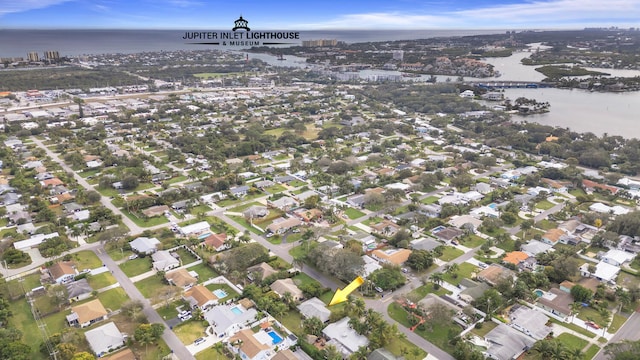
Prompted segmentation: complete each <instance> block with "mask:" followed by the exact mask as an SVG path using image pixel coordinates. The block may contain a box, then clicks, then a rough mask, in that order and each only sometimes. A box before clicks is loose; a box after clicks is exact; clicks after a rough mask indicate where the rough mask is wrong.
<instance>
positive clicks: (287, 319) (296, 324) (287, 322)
mask: <svg viewBox="0 0 640 360" xmlns="http://www.w3.org/2000/svg"><path fill="white" fill-rule="evenodd" d="M275 318H276V319H277V320H278V321H279V322H280V323H281V324H282V325H284V326H285V327H286V328H287V329H289V331H291V332H292V333H294V334H296V335H297V336H298V337H301V336H304V332H303V330H302V316H301V315H300V313H299V312H298V311H293V310H290V311H287V312H285V313H284V314H283V315H280V316H276V317H275Z"/></svg>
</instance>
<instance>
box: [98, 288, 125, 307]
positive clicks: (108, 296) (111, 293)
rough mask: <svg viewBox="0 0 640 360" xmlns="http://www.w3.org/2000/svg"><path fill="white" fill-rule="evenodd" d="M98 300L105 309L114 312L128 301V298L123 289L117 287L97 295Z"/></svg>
mask: <svg viewBox="0 0 640 360" xmlns="http://www.w3.org/2000/svg"><path fill="white" fill-rule="evenodd" d="M98 299H100V302H102V305H104V307H105V309H108V310H111V311H115V310H118V309H120V307H122V304H124V303H125V302H126V301H127V300H129V296H127V293H125V292H124V289H123V288H121V287H117V288H113V289H110V290H107V291H105V292H102V293H100V294H98Z"/></svg>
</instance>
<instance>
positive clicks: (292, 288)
mask: <svg viewBox="0 0 640 360" xmlns="http://www.w3.org/2000/svg"><path fill="white" fill-rule="evenodd" d="M270 288H271V290H273V292H275V293H276V294H278V295H280V297H282V296H284V294H286V293H289V294H291V297H292V298H293V300H296V301H297V300H302V299H304V294H303V293H302V290H300V288H298V285H296V284H295V283H294V282H293V279H291V278H287V279H279V280H276V281H274V282H273V284H271V286H270Z"/></svg>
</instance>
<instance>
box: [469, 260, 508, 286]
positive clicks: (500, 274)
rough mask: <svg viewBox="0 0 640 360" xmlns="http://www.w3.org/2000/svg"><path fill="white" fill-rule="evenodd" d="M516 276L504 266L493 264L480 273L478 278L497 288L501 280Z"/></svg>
mask: <svg viewBox="0 0 640 360" xmlns="http://www.w3.org/2000/svg"><path fill="white" fill-rule="evenodd" d="M514 276H515V274H514V272H513V271H511V270H509V269H507V268H505V267H504V266H502V265H498V264H491V265H489V266H488V267H487V268H486V269H484V270H482V271H480V272H479V273H478V274H477V275H476V278H477V279H478V280H482V281H484V282H486V283H487V284H489V285H491V286H495V285H496V284H497V283H498V282H500V280H502V279H508V278H512V279H513V278H514Z"/></svg>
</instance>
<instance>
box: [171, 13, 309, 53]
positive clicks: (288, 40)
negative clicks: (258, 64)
mask: <svg viewBox="0 0 640 360" xmlns="http://www.w3.org/2000/svg"><path fill="white" fill-rule="evenodd" d="M242 30H243V31H242ZM182 39H184V40H196V42H189V44H200V45H223V46H261V45H295V44H297V40H300V33H299V32H297V31H251V28H249V21H247V20H246V19H245V18H243V17H242V15H241V16H240V17H239V18H238V19H237V20H236V21H234V26H233V28H232V29H231V31H228V32H224V31H222V32H221V31H192V32H186V33H185V34H184V36H183V37H182Z"/></svg>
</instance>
